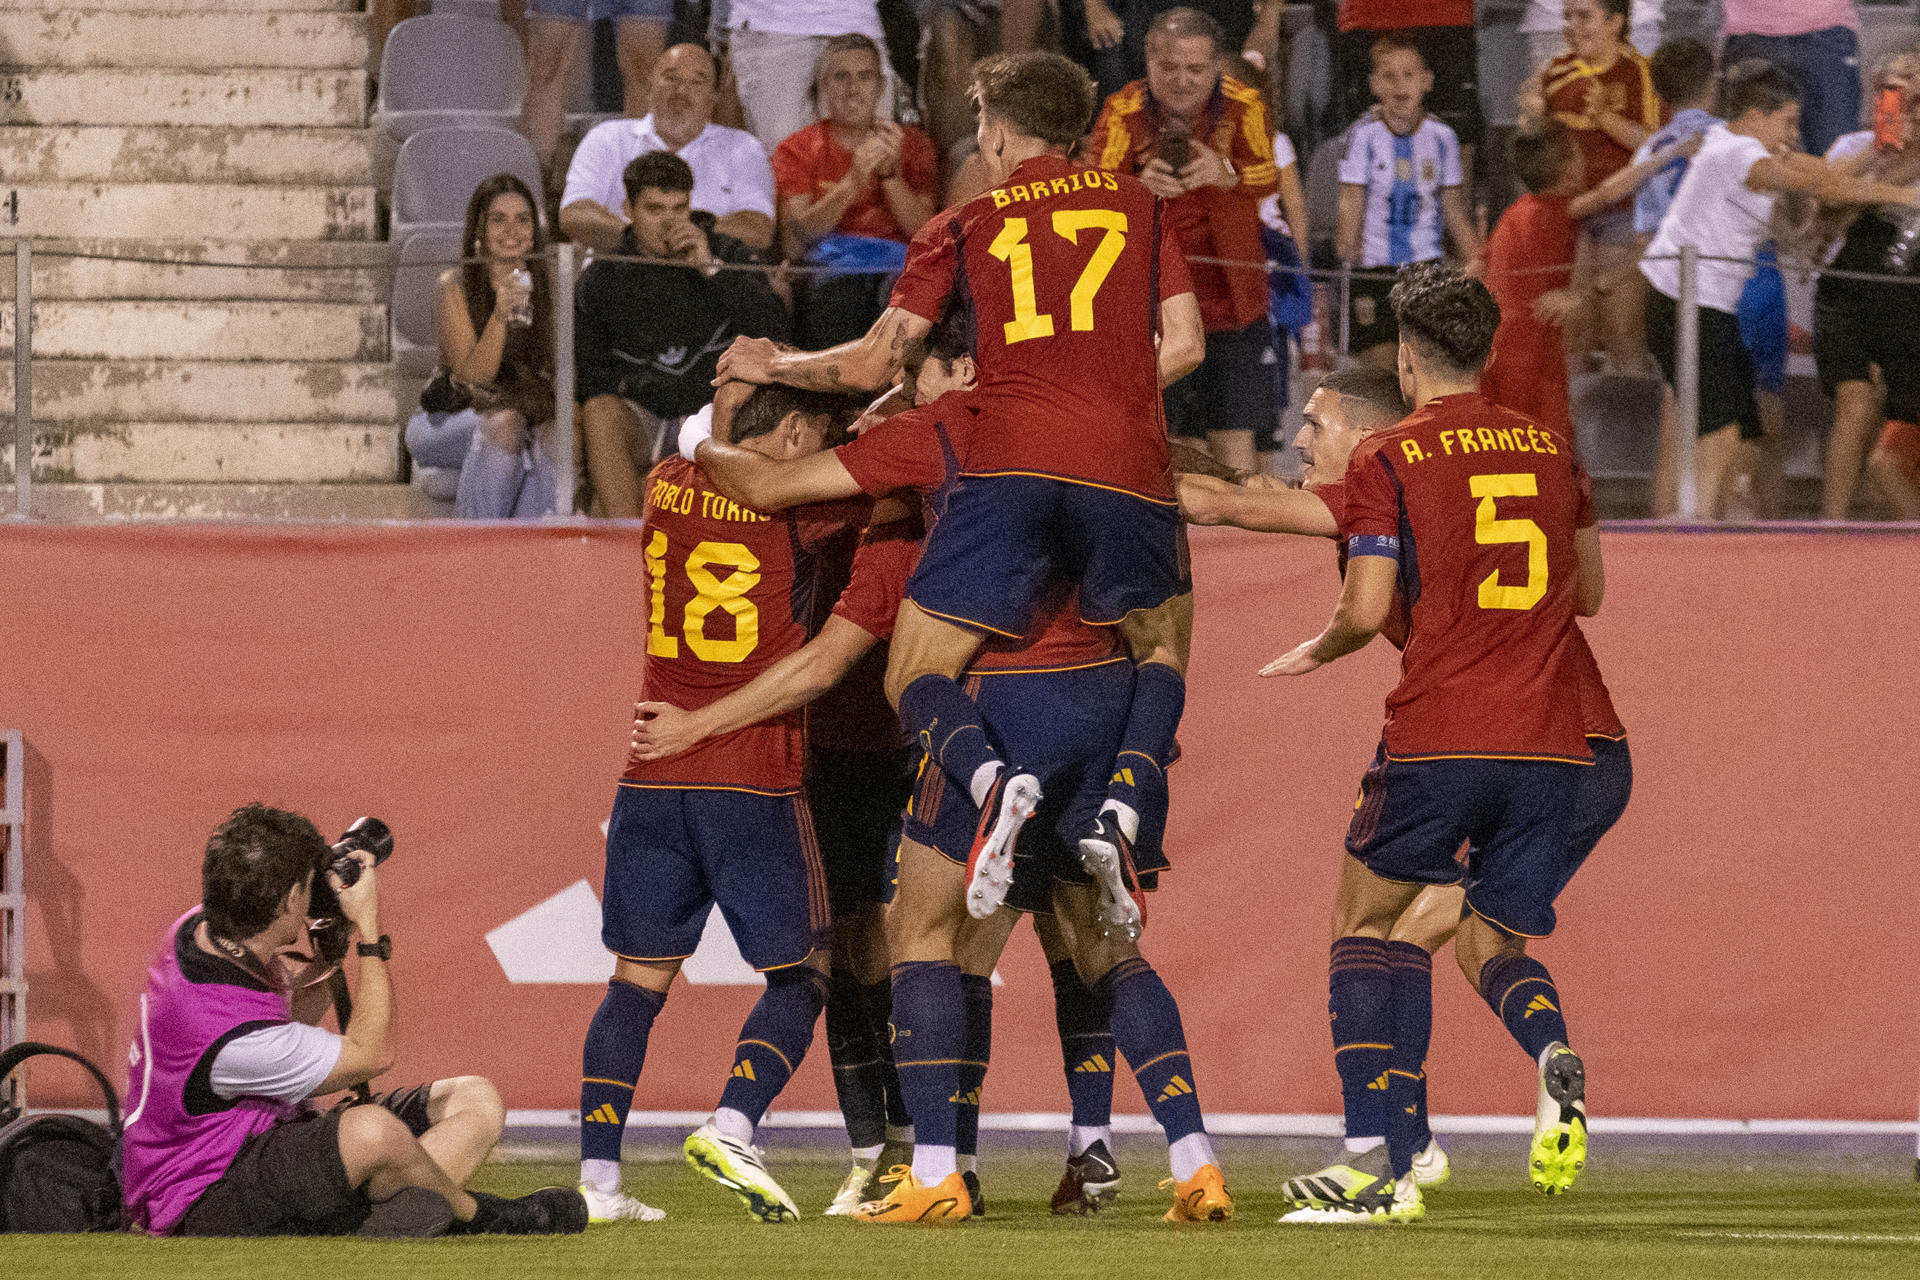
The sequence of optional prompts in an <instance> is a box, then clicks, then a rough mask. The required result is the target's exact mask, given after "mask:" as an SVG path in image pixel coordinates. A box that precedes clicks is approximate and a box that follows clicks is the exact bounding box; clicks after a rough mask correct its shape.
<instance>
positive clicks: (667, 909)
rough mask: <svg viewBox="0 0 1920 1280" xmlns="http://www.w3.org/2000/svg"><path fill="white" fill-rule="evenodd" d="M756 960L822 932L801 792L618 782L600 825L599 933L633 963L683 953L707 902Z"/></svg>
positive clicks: (793, 951)
mask: <svg viewBox="0 0 1920 1280" xmlns="http://www.w3.org/2000/svg"><path fill="white" fill-rule="evenodd" d="M716 905H717V906H718V907H719V908H720V915H721V916H722V917H723V918H724V919H725V920H726V922H727V928H728V929H730V930H731V931H732V932H733V940H734V942H735V943H737V944H738V945H739V947H740V954H741V956H742V957H744V958H745V959H746V962H747V963H748V964H750V965H752V966H753V967H754V968H756V969H759V970H762V971H765V970H768V969H783V968H785V967H787V966H788V965H794V964H799V963H800V962H801V961H802V960H804V959H806V958H807V956H808V954H809V953H811V952H812V951H813V950H814V949H815V948H817V947H820V946H823V945H825V942H826V937H827V884H826V873H825V872H824V871H823V870H822V868H821V865H820V850H819V848H818V846H817V845H816V844H815V842H814V838H813V818H812V815H810V814H809V813H808V812H807V805H806V801H805V800H803V799H802V798H801V797H800V795H799V794H798V793H795V794H792V795H767V794H765V793H762V792H757V791H730V790H721V789H718V788H700V787H641V786H634V785H632V784H630V783H623V784H621V787H620V794H619V795H618V796H616V797H615V798H614V802H613V821H612V822H611V823H609V824H608V826H607V882H606V893H605V903H604V905H603V906H602V908H601V926H600V941H601V942H602V943H603V944H605V946H606V948H607V950H609V951H611V952H613V953H614V954H615V955H617V956H620V957H621V958H623V959H627V960H638V961H641V962H648V961H659V960H684V959H686V958H687V957H688V956H690V955H692V954H693V952H694V948H696V947H698V946H699V945H700V934H701V933H702V932H703V931H704V930H705V929H706V927H707V917H708V916H709V915H710V914H711V913H712V910H713V908H714V907H715V906H716Z"/></svg>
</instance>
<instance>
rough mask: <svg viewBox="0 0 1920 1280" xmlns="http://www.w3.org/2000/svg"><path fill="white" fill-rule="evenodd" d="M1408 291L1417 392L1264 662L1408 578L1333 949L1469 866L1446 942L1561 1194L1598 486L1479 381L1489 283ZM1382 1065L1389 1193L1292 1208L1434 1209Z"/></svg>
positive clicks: (1408, 348) (1580, 1124)
mask: <svg viewBox="0 0 1920 1280" xmlns="http://www.w3.org/2000/svg"><path fill="white" fill-rule="evenodd" d="M1393 303H1394V309H1395V312H1396V314H1397V315H1398V317H1399V320H1400V324H1401V341H1400V354H1399V366H1400V379H1401V385H1402V387H1403V389H1404V390H1405V391H1406V392H1407V398H1408V399H1409V400H1410V401H1411V402H1412V403H1413V405H1414V406H1415V408H1414V412H1413V414H1412V416H1410V417H1409V418H1407V419H1406V420H1405V421H1403V422H1401V423H1400V424H1399V425H1397V426H1395V427H1392V428H1390V429H1388V430H1385V431H1380V432H1377V433H1375V434H1374V435H1373V436H1371V437H1369V438H1368V439H1367V440H1365V441H1364V442H1362V443H1361V445H1360V446H1359V447H1358V448H1357V449H1356V450H1355V451H1354V455H1353V458H1352V461H1351V463H1350V464H1349V467H1348V470H1347V474H1346V480H1345V514H1344V524H1345V528H1346V530H1347V532H1348V542H1347V548H1348V554H1349V562H1348V567H1347V573H1346V585H1345V588H1344V589H1343V591H1342V594H1341V599H1340V606H1339V608H1338V609H1337V610H1336V611H1335V613H1334V617H1333V619H1332V621H1331V622H1330V623H1329V624H1328V626H1327V628H1326V629H1325V630H1324V631H1323V632H1322V633H1321V634H1320V635H1319V636H1316V637H1315V638H1313V639H1312V640H1309V641H1307V642H1306V643H1304V644H1302V645H1300V646H1298V647H1297V648H1295V649H1294V650H1292V651H1291V652H1289V653H1287V654H1286V655H1284V656H1282V657H1281V658H1279V659H1276V660H1275V661H1274V662H1272V663H1270V664H1268V665H1267V666H1266V667H1265V668H1263V669H1262V674H1263V675H1300V674H1304V673H1306V672H1309V671H1312V670H1313V669H1315V668H1316V667H1318V666H1320V665H1322V664H1323V663H1326V662H1330V661H1333V660H1335V659H1337V658H1339V657H1342V656H1344V655H1345V654H1348V653H1352V652H1354V651H1355V650H1357V649H1359V648H1361V647H1362V646H1364V645H1365V644H1366V643H1367V642H1368V641H1370V640H1371V639H1372V638H1373V637H1374V636H1375V635H1376V634H1378V633H1379V632H1380V630H1381V629H1382V627H1383V626H1384V625H1385V623H1386V621H1387V618H1388V616H1389V613H1390V611H1391V609H1392V605H1393V599H1394V595H1395V593H1396V591H1398V592H1399V593H1400V594H1401V595H1403V596H1404V598H1405V600H1406V602H1407V637H1406V646H1405V649H1404V656H1403V659H1402V675H1401V680H1400V683H1399V685H1398V686H1397V687H1396V688H1395V689H1394V691H1393V692H1392V693H1391V694H1389V695H1388V698H1387V723H1386V727H1385V730H1384V732H1383V736H1382V741H1381V746H1380V751H1379V754H1378V755H1377V756H1376V757H1375V761H1374V764H1373V766H1372V767H1371V768H1370V769H1369V770H1368V771H1367V774H1366V776H1365V778H1364V779H1363V780H1362V783H1361V796H1360V800H1359V803H1358V804H1357V806H1356V809H1355V813H1354V818H1353V824H1352V827H1351V828H1350V830H1349V832H1348V835H1347V851H1348V852H1349V853H1350V854H1351V855H1352V858H1351V860H1350V861H1349V862H1348V863H1347V864H1346V868H1345V872H1344V875H1343V880H1342V884H1341V889H1340V894H1339V900H1338V902H1337V904H1336V907H1335V913H1336V921H1345V922H1346V927H1347V928H1349V929H1350V930H1351V932H1349V933H1347V934H1346V935H1345V936H1343V937H1341V938H1339V939H1338V940H1336V941H1335V943H1334V948H1333V968H1334V970H1335V971H1336V976H1337V974H1338V972H1339V971H1341V970H1343V969H1346V968H1373V967H1379V968H1382V969H1384V968H1385V967H1386V966H1385V963H1384V960H1385V956H1384V950H1385V948H1384V940H1385V939H1386V938H1387V937H1388V935H1389V934H1390V932H1391V930H1392V927H1393V925H1394V924H1395V922H1396V921H1397V920H1398V919H1399V918H1400V917H1401V915H1402V914H1403V913H1404V912H1405V911H1406V909H1407V908H1408V907H1409V906H1411V905H1412V903H1413V902H1414V900H1415V898H1416V897H1418V895H1419V893H1420V892H1421V889H1422V886H1423V885H1427V884H1452V883H1456V882H1461V883H1464V884H1465V887H1466V904H1467V907H1468V909H1469V911H1470V912H1471V914H1470V915H1469V916H1468V917H1467V918H1466V919H1465V920H1464V921H1463V922H1462V924H1461V927H1460V930H1459V933H1458V934H1457V935H1456V937H1455V940H1454V953H1455V956H1456V958H1457V959H1458V960H1459V962H1460V966H1461V970H1462V971H1463V972H1464V973H1465V974H1466V975H1467V977H1468V979H1469V980H1470V981H1472V982H1474V984H1475V985H1476V987H1477V988H1478V989H1479V990H1480V992H1481V993H1482V995H1483V996H1485V997H1486V999H1487V1000H1488V1003H1489V1004H1491V1005H1492V1006H1493V1007H1494V1011H1495V1013H1496V1014H1497V1015H1499V1016H1500V1017H1501V1019H1502V1021H1503V1022H1504V1023H1505V1024H1506V1026H1507V1028H1508V1029H1509V1031H1510V1032H1512V1034H1513V1035H1514V1037H1515V1038H1516V1039H1517V1040H1519V1041H1520V1043H1521V1044H1522V1046H1523V1047H1525V1048H1527V1049H1528V1051H1529V1053H1530V1054H1531V1055H1532V1056H1533V1057H1534V1058H1535V1060H1536V1061H1537V1062H1538V1064H1539V1071H1540V1082H1541V1094H1540V1110H1539V1114H1538V1116H1537V1119H1536V1124H1535V1135H1534V1142H1533V1149H1532V1157H1531V1164H1532V1177H1533V1181H1534V1185H1535V1186H1536V1187H1537V1188H1538V1189H1540V1190H1542V1191H1544V1192H1547V1193H1549V1194H1551V1193H1555V1192H1559V1191H1564V1190H1566V1189H1567V1187H1568V1186H1570V1185H1571V1183H1572V1181H1573V1179H1574V1177H1575V1176H1576V1175H1577V1173H1578V1172H1579V1170H1580V1168H1581V1167H1583V1165H1584V1163H1585V1157H1586V1112H1585V1068H1584V1066H1583V1065H1582V1064H1581V1062H1580V1059H1579V1057H1578V1056H1577V1055H1575V1054H1574V1053H1573V1051H1572V1050H1571V1049H1569V1048H1568V1047H1567V1031H1566V1022H1565V1019H1564V1017H1563V1016H1562V1014H1561V1012H1560V1000H1559V993H1558V991H1557V989H1555V987H1554V986H1553V980H1552V978H1551V976H1550V975H1549V974H1548V972H1547V970H1546V968H1545V966H1543V965H1541V964H1540V963H1539V961H1537V960H1535V959H1533V958H1532V957H1531V956H1529V955H1527V953H1526V940H1527V939H1528V938H1530V937H1544V936H1546V935H1547V934H1548V933H1550V932H1552V929H1553V924H1554V914H1553V899H1554V896H1555V895H1556V894H1557V893H1558V892H1559V890H1560V888H1561V887H1562V886H1563V885H1564V884H1565V882H1566V872H1565V866H1566V863H1567V860H1568V857H1569V853H1570V850H1571V849H1572V848H1573V834H1572V832H1571V830H1570V827H1571V822H1570V814H1571V812H1572V810H1573V808H1574V806H1575V805H1576V803H1577V800H1578V795H1579V779H1580V772H1581V770H1582V769H1583V768H1591V767H1592V766H1593V753H1592V751H1591V749H1590V748H1589V747H1588V745H1587V741H1586V735H1585V732H1584V727H1583V726H1584V720H1583V715H1582V706H1581V697H1580V683H1579V673H1578V669H1577V663H1576V660H1575V658H1574V656H1573V655H1574V648H1575V639H1574V638H1575V636H1576V635H1577V634H1578V630H1577V627H1576V625H1575V621H1574V619H1575V617H1576V615H1581V616H1585V615H1590V614H1592V613H1594V612H1597V611H1598V609H1599V606H1600V599H1601V595H1602V593H1603V591H1604V578H1603V574H1602V570H1601V563H1600V545H1599V535H1598V532H1597V530H1596V528H1595V527H1594V521H1593V510H1592V498H1591V485H1590V482H1589V481H1588V480H1587V477H1586V475H1585V473H1584V472H1583V471H1582V470H1581V468H1580V466H1579V464H1578V462H1577V461H1576V460H1575V459H1574V456H1573V449H1572V445H1571V443H1570V442H1568V441H1567V440H1566V439H1565V438H1564V437H1560V436H1557V435H1556V434H1555V433H1553V432H1552V431H1543V430H1542V429H1541V428H1539V427H1538V426H1535V425H1534V424H1532V423H1530V422H1528V421H1527V420H1526V419H1524V418H1521V417H1520V416H1519V415H1517V414H1513V413H1510V412H1508V411H1506V410H1503V409H1500V408H1499V407H1498V406H1495V405H1493V404H1492V403H1490V402H1489V401H1487V400H1486V399H1485V398H1484V397H1483V396H1481V395H1480V393H1479V391H1478V383H1479V377H1480V373H1481V370H1482V368H1483V367H1484V366H1485V363H1486V359H1487V355H1488V352H1489V350H1490V349H1491V346H1492V341H1493V332H1494V329H1495V327H1496V326H1497V325H1498V323H1499V309H1498V307H1497V306H1495V305H1494V302H1493V298H1492V296H1491V295H1490V294H1488V293H1487V291H1486V287H1485V286H1484V285H1482V284H1480V283H1479V282H1478V281H1475V280H1469V279H1466V278H1464V277H1462V276H1460V275H1459V274H1458V273H1456V272H1452V271H1448V270H1446V269H1445V268H1439V267H1426V266H1422V267H1416V268H1412V269H1409V270H1408V271H1407V272H1404V273H1403V275H1402V278H1401V280H1400V281H1399V282H1398V283H1397V284H1396V285H1395V288H1394V294H1393ZM1463 842H1464V843H1468V844H1470V846H1471V854H1470V861H1469V864H1468V866H1467V867H1466V868H1465V870H1464V875H1463V872H1462V868H1461V867H1460V866H1459V865H1458V863H1457V862H1456V861H1455V853H1456V851H1457V850H1458V849H1459V847H1460V846H1461V844H1462V843H1463ZM1376 953H1380V954H1376ZM1331 985H1332V995H1333V999H1332V1001H1331V1004H1332V1013H1333V1016H1334V1018H1335V1020H1336V1021H1337V1022H1338V1023H1339V1024H1340V1025H1341V1026H1342V1027H1343V1028H1344V1031H1343V1035H1344V1036H1346V1037H1352V1038H1353V1042H1355V1043H1363V1044H1373V1045H1382V1044H1384V1045H1389V1046H1391V1044H1392V1043H1393V1038H1394V1035H1395V1028H1394V1026H1393V1023H1394V1012H1395V1011H1394V1010H1393V1008H1392V1007H1391V1004H1390V1002H1389V1001H1386V1000H1382V999H1379V998H1378V996H1379V992H1378V991H1377V990H1375V989H1373V987H1374V985H1375V984H1342V983H1338V982H1336V983H1334V984H1331ZM1516 993H1517V995H1518V998H1516ZM1349 1056H1351V1055H1336V1057H1337V1058H1341V1059H1344V1058H1346V1057H1349ZM1340 1067H1341V1070H1342V1073H1343V1076H1344V1074H1345V1073H1346V1072H1347V1071H1348V1070H1350V1068H1349V1065H1348V1064H1347V1063H1346V1062H1344V1061H1341V1062H1340ZM1387 1077H1388V1088H1387V1104H1388V1117H1387V1125H1386V1129H1387V1133H1386V1138H1387V1149H1388V1155H1389V1160H1390V1172H1391V1174H1392V1176H1393V1179H1394V1181H1393V1184H1392V1187H1391V1189H1390V1190H1389V1189H1387V1188H1384V1187H1383V1188H1382V1189H1381V1191H1380V1192H1379V1193H1377V1194H1374V1195H1370V1196H1367V1197H1364V1198H1356V1201H1355V1203H1354V1204H1352V1205H1350V1206H1344V1207H1341V1208H1337V1209H1304V1210H1298V1211H1296V1212H1295V1213H1294V1214H1289V1215H1288V1217H1287V1220H1290V1221H1302V1220H1310V1221H1336V1222H1353V1221H1359V1222H1365V1221H1378V1220H1383V1219H1384V1220H1411V1219H1414V1218H1418V1217H1420V1216H1422V1215H1423V1213H1424V1212H1425V1210H1424V1206H1423V1205H1422V1203H1421V1198H1420V1190H1419V1187H1418V1185H1417V1184H1416V1183H1415V1181H1414V1178H1413V1176H1412V1172H1411V1170H1412V1161H1413V1157H1414V1156H1415V1154H1416V1149H1415V1145H1414V1143H1415V1138H1416V1135H1417V1127H1416V1124H1415V1114H1414V1113H1415V1112H1416V1111H1417V1108H1416V1107H1414V1106H1413V1105H1412V1104H1413V1094H1414V1088H1415V1086H1416V1084H1417V1082H1418V1076H1417V1073H1415V1072H1408V1071H1404V1070H1402V1071H1395V1070H1393V1069H1391V1068H1389V1069H1388V1071H1387Z"/></svg>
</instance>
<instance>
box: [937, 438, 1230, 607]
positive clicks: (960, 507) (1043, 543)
mask: <svg viewBox="0 0 1920 1280" xmlns="http://www.w3.org/2000/svg"><path fill="white" fill-rule="evenodd" d="M1056 574H1057V575H1059V576H1061V577H1064V578H1067V579H1069V580H1071V581H1073V582H1077V583H1078V584H1079V585H1080V616H1081V617H1082V618H1083V619H1085V620H1086V621H1088V622H1091V623H1093V624H1094V625H1095V626H1107V625H1110V624H1112V623H1116V622H1119V621H1120V620H1121V619H1122V618H1124V617H1126V616H1127V615H1128V614H1129V613H1132V612H1134V611H1135V610H1138V609H1157V608H1159V607H1160V606H1161V605H1163V604H1165V603H1166V602H1167V601H1169V600H1172V599H1174V598H1175V597H1177V596H1183V595H1186V594H1188V593H1189V592H1191V591H1192V590H1193V575H1192V572H1191V565H1190V564H1189V560H1188V555H1187V528H1186V525H1185V524H1184V523H1183V522H1182V521H1181V519H1180V505H1179V504H1178V503H1177V502H1171V501H1168V502H1161V501H1158V500H1156V499H1152V498H1142V497H1140V496H1139V495H1137V494H1132V493H1127V492H1124V491H1122V490H1119V489H1108V488H1102V487H1101V486H1098V485H1091V484H1079V483H1076V482H1074V481H1070V480H1055V479H1052V478H1050V477H1047V476H1031V475H1005V474H998V475H984V476H976V475H969V476H964V477H962V478H961V481H960V487H959V488H957V489H955V490H954V492H953V496H952V498H951V499H949V500H948V503H947V510H946V514H945V515H943V516H941V517H940V520H939V522H938V523H937V524H935V525H934V526H933V528H932V529H930V530H928V531H927V543H926V550H925V551H923V552H922V553H921V555H920V565H919V567H918V568H916V569H915V570H914V571H913V577H912V579H910V580H909V581H908V583H907V598H908V599H910V600H912V601H913V602H914V603H915V604H917V605H919V606H920V607H921V608H922V609H924V610H926V611H927V612H928V613H931V614H933V615H934V616H935V617H939V618H946V619H947V620H949V621H951V622H957V623H960V624H961V625H963V626H967V627H972V628H975V629H977V630H983V631H992V632H996V633H997V634H999V635H1003V636H1013V637H1015V638H1020V637H1024V636H1025V635H1026V634H1027V631H1028V628H1029V624H1030V623H1031V621H1032V618H1033V607H1034V604H1035V602H1036V601H1037V600H1038V599H1039V598H1040V595H1041V593H1042V591H1043V590H1044V589H1045V588H1046V587H1047V585H1048V584H1049V583H1050V582H1051V581H1052V579H1053V578H1054V577H1055V575H1056Z"/></svg>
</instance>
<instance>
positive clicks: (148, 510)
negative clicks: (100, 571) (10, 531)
mask: <svg viewBox="0 0 1920 1280" xmlns="http://www.w3.org/2000/svg"><path fill="white" fill-rule="evenodd" d="M450 509H451V504H448V503H442V502H434V501H433V500H432V499H430V498H428V497H427V496H426V494H425V493H423V492H422V491H421V490H420V489H419V487H418V486H415V485H408V484H46V483H42V482H39V481H36V482H35V483H34V486H33V511H34V514H35V515H36V516H38V517H40V518H41V519H44V520H61V521H68V522H72V521H84V520H275V521H298V522H302V523H307V522H316V521H333V520H422V519H429V518H431V517H434V516H440V515H446V514H449V512H450ZM12 510H13V488H12V486H11V485H9V486H8V487H7V489H6V490H5V492H4V493H0V514H6V513H11V512H12Z"/></svg>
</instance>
